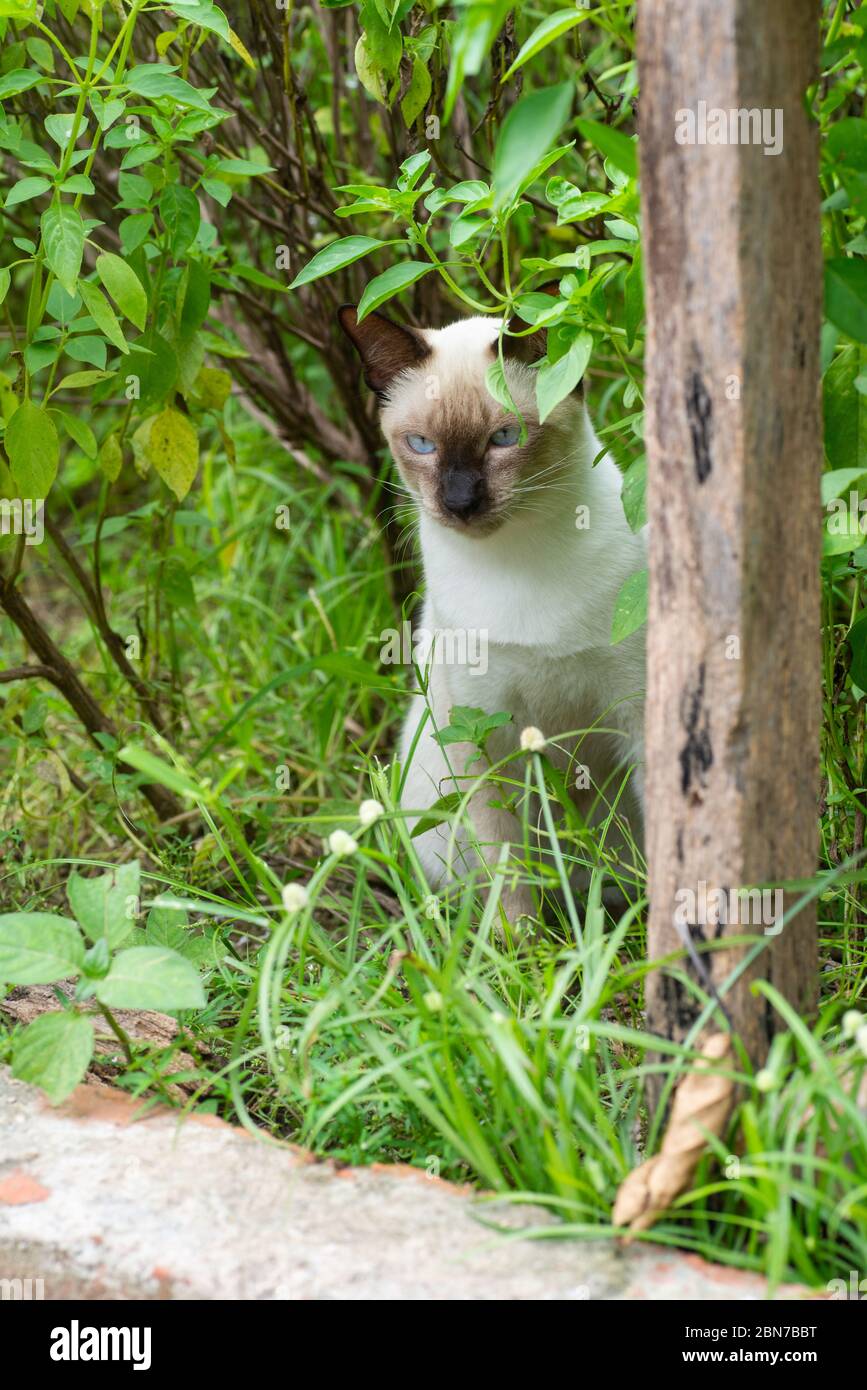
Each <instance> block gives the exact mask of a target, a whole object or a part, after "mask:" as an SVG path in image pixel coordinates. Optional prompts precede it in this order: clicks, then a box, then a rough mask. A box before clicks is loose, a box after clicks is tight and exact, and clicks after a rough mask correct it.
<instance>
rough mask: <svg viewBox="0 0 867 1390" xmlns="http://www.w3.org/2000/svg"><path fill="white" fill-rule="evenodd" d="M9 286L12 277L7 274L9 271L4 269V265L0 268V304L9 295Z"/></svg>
mask: <svg viewBox="0 0 867 1390" xmlns="http://www.w3.org/2000/svg"><path fill="white" fill-rule="evenodd" d="M11 284H12V276H11V275H10V274H9V271H8V270H7V269H6V267H5V265H4V266H0V304H2V303H3V301H4V299H5V298H6V296H7V294H8V293H9V286H10V285H11Z"/></svg>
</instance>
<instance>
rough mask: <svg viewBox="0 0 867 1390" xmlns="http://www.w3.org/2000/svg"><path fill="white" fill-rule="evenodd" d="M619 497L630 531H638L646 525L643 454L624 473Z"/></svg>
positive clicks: (645, 468)
mask: <svg viewBox="0 0 867 1390" xmlns="http://www.w3.org/2000/svg"><path fill="white" fill-rule="evenodd" d="M620 496H621V500H622V502H623V511H624V514H625V516H626V520H627V521H628V523H629V529H630V531H633V532H635V531H640V530H641V528H642V526H645V525H646V524H647V459H646V457H645V455H644V454H642V455H641V456H640V457H639V458H637V459H634V460H633V462H632V463H631V464H630V465H629V467H628V468H627V470H626V472H625V473H624V475H623V490H622V492H621V494H620Z"/></svg>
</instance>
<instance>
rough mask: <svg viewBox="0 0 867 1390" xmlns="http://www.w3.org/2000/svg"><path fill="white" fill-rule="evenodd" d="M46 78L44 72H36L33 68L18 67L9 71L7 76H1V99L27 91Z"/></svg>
mask: <svg viewBox="0 0 867 1390" xmlns="http://www.w3.org/2000/svg"><path fill="white" fill-rule="evenodd" d="M45 80H46V78H45V73H44V72H34V71H33V69H32V68H31V69H27V70H25V69H24V68H16V69H15V71H14V72H7V73H6V75H5V77H0V101H5V100H6V98H7V97H17V96H18V94H19V92H27V91H29V90H30V88H31V87H36V86H38V85H39V83H40V82H44V81H45Z"/></svg>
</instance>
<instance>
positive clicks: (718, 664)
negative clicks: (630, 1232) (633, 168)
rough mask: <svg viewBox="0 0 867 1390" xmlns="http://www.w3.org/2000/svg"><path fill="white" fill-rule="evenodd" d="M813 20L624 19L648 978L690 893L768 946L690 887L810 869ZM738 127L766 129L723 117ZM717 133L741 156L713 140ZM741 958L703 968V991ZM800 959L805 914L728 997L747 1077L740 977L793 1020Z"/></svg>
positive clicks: (674, 943)
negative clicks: (645, 618) (644, 572)
mask: <svg viewBox="0 0 867 1390" xmlns="http://www.w3.org/2000/svg"><path fill="white" fill-rule="evenodd" d="M818 20H819V4H818V0H761V3H758V4H757V3H755V0H640V3H639V15H638V57H639V69H640V77H641V97H640V135H641V138H640V156H641V188H642V200H643V209H644V227H645V236H646V261H645V264H646V282H647V286H646V289H647V294H646V298H647V311H648V341H647V367H648V372H647V455H648V496H649V503H648V515H649V521H650V610H649V636H648V691H647V695H648V698H647V824H648V832H647V842H648V859H649V868H650V899H651V909H650V926H649V956H650V959H651V960H657V959H659V958H661V957H663V956H665V955H667V954H669V953H670V952H672V951H676V950H678V949H679V948H680V947H682V945H683V932H682V931H681V933H680V934H679V933H678V930H677V927H676V920H677V919H676V916H675V914H676V911H677V908H678V906H680V907H681V911H682V913H683V912H690V909H689V902H690V899H689V897H688V894H689V893H690V892H691V893H692V894H694V895H695V900H696V901H697V902H698V912H697V913H696V912H695V911H692V912H691V913H690V917H691V935H692V937H693V940H694V941H695V943H696V945H697V946H698V945H699V943H700V942H701V941H703V940H705V939H711V938H712V937H714V936H727V935H743V934H745V933H747V934H753V935H755V934H756V933H762V932H763V930H764V927H763V926H762V925H758V926H756V925H747V926H741V925H734V924H732V923H729V924H728V925H724V926H716V925H712V926H703V925H702V924H701V923H700V922H699V921H697V920H696V919H697V917H698V916H699V915H700V912H701V896H702V891H703V890H702V885H706V886H707V890H708V892H710V891H711V890H717V889H721V890H723V891H726V892H727V891H728V890H734V889H738V888H740V887H744V886H746V885H753V884H759V883H767V882H768V881H771V880H781V879H794V878H798V877H806V876H809V875H811V874H812V873H813V872H814V870H815V867H816V858H817V849H818V829H817V822H818V810H817V797H818V781H819V777H818V756H819V728H820V645H819V633H820V588H819V556H820V518H821V511H820V500H819V476H820V472H821V460H822V442H821V432H820V418H821V417H820V386H819V362H818V352H819V330H820V324H821V285H822V273H821V272H822V267H821V247H820V239H819V235H820V234H819V227H820V216H819V183H818V138H817V132H816V129H815V127H814V125H813V123H812V122H811V121H810V120H809V118H808V116H807V114H806V111H805V107H804V93H805V90H806V88H807V86H808V84H809V83H810V82H811V81H813V80H814V77H815V68H816V56H817V49H818ZM717 111H719V112H722V113H725V123H723V122H722V121H721V120H720V118H719V117H718V116H717V115H716V114H715V113H716V112H717ZM754 111H758V112H761V113H765V114H764V117H763V119H764V126H763V125H762V117H761V116H760V117H758V124H757V118H756V116H754V115H752V116H751V115H749V114H748V115H747V116H746V117H745V116H744V115H743V114H741V115H740V116H739V115H738V114H737V113H739V112H740V113H744V112H747V113H749V112H754ZM689 112H692V113H693V114H692V118H690V116H689V115H688V114H686V113H689ZM780 112H781V113H782V116H780V114H779V113H780ZM731 113H734V115H732V114H731ZM775 113H777V114H776V115H775ZM723 130H726V131H727V138H728V139H731V138H732V131H735V132H736V138H737V139H738V140H739V141H740V143H728V144H722V143H711V142H710V141H711V140H716V139H717V137H718V136H719V135H720V133H721V132H722V131H723ZM691 137H692V139H693V140H694V141H695V143H690V142H689V141H690V138H691ZM780 137H781V149H780V150H779V152H777V153H766V152H765V150H766V148H773V146H774V145H775V144H776V143H777V141H778V140H779V139H780ZM703 138H704V139H706V140H707V141H708V142H707V143H701V141H702V139H703ZM749 138H751V140H752V142H751V143H750V142H746V143H744V141H747V140H748V139H749ZM681 141H683V143H681ZM791 901H792V897H791V896H790V895H787V899H786V902H787V905H788V904H789V903H790V902H791ZM753 911H755V908H754V909H753ZM752 922H753V923H754V922H755V917H753V918H752ZM739 955H740V953H739V952H738V951H737V950H735V949H733V950H731V951H726V950H716V951H713V952H711V953H709V954H704V955H703V956H702V959H703V960H704V961H705V962H706V963H707V964H708V966H709V973H710V978H711V979H713V981H715V982H716V983H717V984H719V982H721V981H722V980H723V979H725V978H726V976H727V975H728V974H729V973H730V971H731V969H732V967H733V965H734V964H735V963H736V961H737V960H738V959H739ZM816 962H817V947H816V926H815V913H814V912H811V911H809V910H804V911H802V912H801V913H800V914H799V916H798V917H797V919H795V920H794V921H793V922H792V923H791V924H789V925H788V926H786V927H785V928H784V929H783V930H782V932H780V934H779V935H776V936H773V935H772V936H770V938H769V943H768V947H767V949H766V950H765V951H764V952H763V953H762V955H761V956H760V958H759V960H758V962H757V964H756V966H755V967H754V968H753V970H752V975H751V976H750V977H747V978H743V979H742V980H741V982H739V983H738V985H736V986H735V988H734V989H733V990H732V991H730V992H729V994H728V995H727V998H726V1005H727V1008H728V1012H729V1014H730V1017H731V1019H732V1022H733V1024H734V1027H735V1030H736V1032H737V1033H738V1034H740V1036H741V1038H742V1039H743V1041H744V1044H745V1046H746V1047H747V1050H748V1052H749V1053H750V1055H751V1057H752V1058H753V1060H754V1061H755V1062H760V1061H761V1060H762V1059H763V1057H764V1056H765V1054H766V1050H767V1046H768V1040H769V1036H770V1033H771V1032H772V1031H773V1027H774V1019H773V1015H772V1012H771V1010H770V1009H769V1008H768V1007H767V1006H766V1003H765V1001H764V1000H763V999H761V998H760V997H755V996H753V995H752V994H751V993H750V990H749V979H750V978H752V977H754V976H755V974H757V973H758V974H761V975H763V976H765V977H766V978H769V979H770V980H771V981H772V982H773V984H774V985H775V986H776V988H777V989H779V990H780V991H781V993H782V994H783V995H784V996H785V997H786V998H787V999H788V1000H790V1001H791V1002H792V1004H793V1005H794V1006H795V1007H796V1008H797V1009H798V1011H799V1012H801V1013H807V1014H809V1013H810V1011H811V1010H812V1008H813V1007H814V1005H815V1000H816ZM681 968H683V967H681ZM685 968H686V969H687V970H688V971H689V973H692V974H693V975H694V968H693V966H692V965H690V964H689V963H687V966H686V967H685ZM699 1011H700V1010H699V1008H698V1006H697V1005H696V1002H695V998H694V995H693V994H692V992H691V991H688V990H687V989H686V988H685V986H684V985H683V984H682V983H681V982H679V981H678V980H676V979H675V978H674V976H673V974H671V973H670V972H668V971H666V970H658V971H655V972H653V974H652V975H651V977H650V979H649V981H648V990H647V1014H648V1026H649V1029H650V1031H652V1032H654V1033H656V1034H658V1035H664V1036H665V1037H668V1038H677V1039H679V1038H682V1037H683V1036H684V1034H685V1033H686V1032H687V1031H688V1029H689V1027H690V1026H691V1024H692V1023H693V1022H694V1021H695V1019H696V1017H697V1016H698V1013H699ZM654 1094H655V1095H656V1096H658V1094H659V1090H658V1088H657V1089H656V1091H655V1093H654Z"/></svg>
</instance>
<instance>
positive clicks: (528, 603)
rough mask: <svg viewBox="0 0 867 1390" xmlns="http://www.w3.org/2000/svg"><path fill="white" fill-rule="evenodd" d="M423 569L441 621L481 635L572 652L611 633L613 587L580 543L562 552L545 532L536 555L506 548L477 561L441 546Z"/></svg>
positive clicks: (496, 642) (506, 643)
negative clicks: (579, 545) (447, 550)
mask: <svg viewBox="0 0 867 1390" xmlns="http://www.w3.org/2000/svg"><path fill="white" fill-rule="evenodd" d="M425 570H426V576H427V582H428V592H429V594H430V596H431V599H432V601H433V606H434V611H435V616H436V622H437V624H438V626H440V627H443V628H449V629H459V630H463V631H468V632H471V633H472V634H473V635H474V638H475V640H477V641H479V640H480V641H483V642H487V643H488V644H490V645H492V646H498V647H502V648H509V647H520V648H534V649H536V650H537V651H538V652H539V653H540V655H541V653H543V652H544V651H545V650H548V651H550V652H551V653H552V654H556V655H566V654H568V653H570V652H577V651H580V650H582V649H585V648H587V647H593V646H598V645H600V644H601V643H603V642H605V641H607V639H608V634H609V632H610V630H611V614H612V609H613V599H614V595H613V593H612V592H611V586H610V585H609V584H608V583H606V576H605V575H604V573H603V572H602V571H601V570H600V568H599V566H598V565H597V566H595V567H594V566H593V565H592V564H591V563H589V557H587V559H586V560H585V559H584V557H582V556H581V554H580V551H579V550H578V548H577V547H575V548H570V549H569V550H568V552H566V553H564V547H563V546H562V545H556V544H554V543H553V541H552V540H550V539H549V540H548V541H547V542H546V541H545V539H544V538H542V539H540V542H539V544H538V546H537V547H535V548H534V549H533V552H532V553H531V554H527V552H526V549H525V550H523V551H518V550H517V549H516V550H515V551H514V552H512V553H510V552H509V551H508V549H504V550H503V553H497V554H496V556H491V555H490V554H485V555H484V556H483V557H478V558H476V559H472V560H471V559H468V558H467V557H465V556H464V555H460V556H455V555H454V554H449V553H448V552H445V551H436V552H435V553H434V554H433V555H431V556H428V557H426V564H425Z"/></svg>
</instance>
